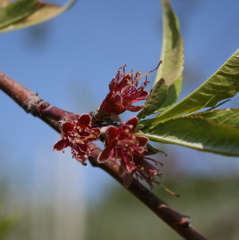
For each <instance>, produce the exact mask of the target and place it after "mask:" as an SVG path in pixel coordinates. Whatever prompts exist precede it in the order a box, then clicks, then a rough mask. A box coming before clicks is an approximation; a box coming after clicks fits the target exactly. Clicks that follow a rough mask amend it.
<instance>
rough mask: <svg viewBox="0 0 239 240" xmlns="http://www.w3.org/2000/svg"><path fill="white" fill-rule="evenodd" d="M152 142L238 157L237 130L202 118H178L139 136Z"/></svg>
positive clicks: (238, 139) (238, 131) (238, 142)
mask: <svg viewBox="0 0 239 240" xmlns="http://www.w3.org/2000/svg"><path fill="white" fill-rule="evenodd" d="M140 135H143V136H146V137H148V138H149V139H150V140H152V141H156V142H162V143H170V144H177V145H181V146H185V147H189V148H194V149H197V150H201V151H207V152H212V153H217V154H221V155H227V156H239V129H238V128H233V127H230V126H228V125H222V124H218V123H216V122H215V121H211V120H208V119H205V118H202V117H195V116H194V117H193V116H186V117H179V118H175V119H171V120H170V121H167V122H165V123H160V124H158V125H157V126H156V127H155V128H154V129H153V130H151V131H149V132H146V133H144V134H140Z"/></svg>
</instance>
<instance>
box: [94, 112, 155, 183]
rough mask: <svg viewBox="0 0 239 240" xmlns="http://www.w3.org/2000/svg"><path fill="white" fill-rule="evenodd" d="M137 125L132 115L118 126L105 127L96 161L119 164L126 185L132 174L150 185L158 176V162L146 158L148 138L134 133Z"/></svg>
mask: <svg viewBox="0 0 239 240" xmlns="http://www.w3.org/2000/svg"><path fill="white" fill-rule="evenodd" d="M137 125H138V118H137V117H132V118H130V119H129V120H128V121H126V122H125V123H121V124H120V125H119V127H118V128H117V127H114V126H109V127H107V128H106V129H105V132H104V136H105V145H106V147H105V149H104V150H103V151H102V152H101V154H100V155H99V156H98V162H100V163H102V162H105V161H108V160H110V161H112V162H113V163H115V164H120V166H121V167H122V169H123V170H124V172H125V177H124V185H125V186H126V187H128V186H129V185H130V184H131V182H132V180H133V175H135V176H136V179H137V180H139V179H144V180H145V181H146V182H147V183H148V184H149V185H150V186H151V187H153V182H156V180H155V179H154V177H155V176H160V174H159V173H158V169H157V168H156V166H154V165H153V164H151V163H150V162H153V163H154V164H156V165H157V164H158V163H160V162H158V161H156V160H154V159H151V158H148V157H146V156H145V155H146V154H147V151H148V150H147V148H146V144H147V143H148V138H147V137H143V136H137V135H135V134H134V131H135V130H136V128H137Z"/></svg>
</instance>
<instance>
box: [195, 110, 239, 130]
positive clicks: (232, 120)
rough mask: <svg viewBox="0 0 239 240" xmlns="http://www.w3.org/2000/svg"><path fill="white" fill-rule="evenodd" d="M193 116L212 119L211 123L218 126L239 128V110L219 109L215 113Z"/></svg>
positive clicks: (202, 113) (207, 112) (208, 112)
mask: <svg viewBox="0 0 239 240" xmlns="http://www.w3.org/2000/svg"><path fill="white" fill-rule="evenodd" d="M191 116H195V117H202V118H206V119H210V120H211V121H213V122H215V123H218V124H222V125H227V126H231V127H235V128H239V109H238V108H227V109H217V110H214V111H206V112H201V113H196V114H193V115H191Z"/></svg>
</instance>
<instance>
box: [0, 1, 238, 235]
mask: <svg viewBox="0 0 239 240" xmlns="http://www.w3.org/2000/svg"><path fill="white" fill-rule="evenodd" d="M48 2H49V3H54V4H64V3H65V2H66V1H63V0H59V1H58V0H55V1H54V0H52V1H48ZM171 4H172V6H173V8H174V11H175V12H176V13H177V15H178V17H179V19H180V22H181V32H182V35H183V38H184V43H185V71H184V87H183V92H182V94H181V97H180V99H181V98H183V97H184V96H186V95H187V94H189V93H190V92H191V91H192V90H194V89H195V88H196V87H198V86H199V85H200V84H201V83H202V82H204V81H205V80H206V79H207V78H208V77H210V75H211V74H213V73H214V72H215V71H216V70H217V69H218V68H219V67H220V66H221V65H222V64H223V63H224V62H225V61H226V60H227V59H228V58H229V57H230V56H231V55H232V54H233V52H234V51H235V50H236V49H237V48H238V47H239V30H238V27H237V25H238V23H239V15H238V8H239V3H238V1H237V0H231V1H230V4H229V3H228V1H226V0H220V1H216V0H211V1H207V0H200V1H199V0H194V1H191V0H171ZM161 39H162V20H161V6H160V1H159V0H151V1H147V0H121V1H120V2H119V1H112V0H101V1H98V0H79V1H77V2H76V4H75V5H74V6H73V7H72V8H71V9H70V10H68V11H67V12H65V13H64V14H63V15H60V16H58V17H56V18H54V19H52V20H50V21H48V22H45V23H42V24H40V25H37V26H33V27H30V28H26V29H22V30H17V31H13V32H8V33H4V34H1V35H0V56H1V58H0V70H1V71H3V72H4V73H6V74H7V75H9V76H10V77H11V78H13V79H15V80H16V81H18V82H19V83H21V84H22V85H24V86H26V87H28V88H29V89H31V90H33V91H35V92H37V93H39V95H40V97H41V98H43V99H44V100H45V101H48V102H50V103H51V104H52V105H55V106H57V107H60V108H63V109H65V110H68V111H72V112H75V113H80V114H81V113H88V112H90V111H92V110H95V109H96V108H97V107H98V105H99V104H100V103H101V101H102V100H103V99H104V97H105V95H106V94H107V92H108V84H109V82H110V80H111V79H112V77H113V76H114V75H115V74H116V72H117V70H118V67H119V66H121V65H123V64H127V65H128V70H129V71H130V70H131V69H134V70H140V71H141V72H142V73H145V72H147V71H149V70H152V69H154V68H155V67H156V66H157V63H158V61H159V56H160V49H161V43H162V42H161ZM154 77H155V73H152V74H151V75H150V76H149V80H151V81H152V82H153V81H154ZM151 86H152V85H151ZM223 107H238V97H237V96H236V97H235V98H233V100H232V101H230V102H229V103H227V104H226V105H225V106H223ZM0 112H1V120H0V125H1V126H0V132H1V135H0V146H1V147H0V149H1V151H0V164H1V165H0V239H7V240H15V239H24V240H38V239H45V240H54V239H57V240H66V239H71V240H76V239H77V240H93V239H105V240H106V239H115V240H118V239H132V238H133V239H146V238H147V239H159V238H160V239H164V240H169V239H181V237H180V236H178V235H177V234H176V233H174V231H173V230H172V229H170V228H169V227H168V226H167V225H166V224H164V223H163V222H162V221H161V220H160V219H158V218H157V217H156V216H155V215H154V214H153V213H152V212H151V211H150V210H149V209H147V208H146V207H145V206H144V205H143V204H142V203H140V202H139V201H138V200H137V199H134V197H133V196H132V195H130V193H128V192H127V191H126V190H125V189H123V188H122V187H121V186H119V185H118V183H116V182H115V181H114V180H113V179H112V178H111V177H110V176H108V175H107V174H106V173H104V172H103V171H102V170H100V169H97V168H93V167H92V166H91V165H90V164H88V165H87V166H86V167H84V166H82V165H81V164H79V163H78V162H76V161H75V160H74V159H72V158H71V155H70V153H69V151H66V153H64V154H62V153H59V152H53V151H52V146H53V145H54V143H55V142H57V141H58V140H59V138H60V136H59V134H58V133H56V132H55V131H54V130H52V129H51V128H50V127H48V126H47V125H46V124H44V123H43V122H41V121H40V120H39V119H37V118H34V117H32V116H31V115H30V114H26V113H25V112H24V111H23V110H22V109H21V108H19V107H18V105H16V104H15V102H13V101H12V100H11V99H10V98H9V97H8V96H6V95H5V94H4V93H3V92H0ZM130 116H132V114H130V113H126V114H124V115H123V116H122V119H127V118H128V117H130ZM157 147H158V148H159V149H160V150H163V151H165V152H166V153H167V154H168V157H165V156H163V155H160V156H159V157H160V161H161V162H163V164H164V166H163V167H162V169H161V172H162V173H163V178H162V183H164V184H165V185H166V186H167V187H169V188H170V189H171V190H172V191H174V192H176V193H178V194H180V195H181V197H180V198H175V197H173V196H171V195H169V194H168V193H165V191H164V190H163V189H162V188H161V187H160V186H155V189H154V192H155V193H156V194H157V195H158V196H159V197H161V198H162V199H164V200H165V201H166V202H167V203H169V204H170V205H171V206H172V207H173V208H175V209H176V210H178V211H179V212H181V213H183V214H185V215H189V216H191V218H192V224H193V225H194V226H195V227H196V228H198V230H199V231H201V232H202V233H203V234H204V235H206V236H207V237H208V238H209V239H219V240H220V239H230V240H234V239H238V235H239V230H238V224H239V217H238V216H239V209H238V197H239V188H238V184H239V177H238V175H239V162H238V158H232V157H222V156H218V155H213V154H209V153H203V152H199V151H196V150H191V149H186V148H183V147H179V146H173V145H163V144H160V145H158V146H157ZM145 223H147V224H145ZM222 223H223V224H222ZM218 226H220V228H218Z"/></svg>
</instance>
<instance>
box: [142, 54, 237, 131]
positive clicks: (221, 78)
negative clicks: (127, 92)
mask: <svg viewBox="0 0 239 240" xmlns="http://www.w3.org/2000/svg"><path fill="white" fill-rule="evenodd" d="M238 91H239V50H237V51H236V52H235V53H234V54H233V55H232V56H231V57H230V58H229V59H228V60H227V61H226V62H225V63H224V64H223V65H222V66H221V67H220V68H219V69H218V70H217V71H216V72H215V73H214V74H213V75H212V76H211V77H210V78H209V79H208V80H207V81H206V82H204V83H203V84H202V85H201V86H200V87H199V88H197V89H196V90H195V91H193V92H192V93H191V94H189V95H188V96H187V97H185V98H184V99H182V100H181V101H180V102H178V103H177V104H175V105H173V106H172V107H170V108H169V109H167V110H166V111H164V112H162V113H161V114H159V115H158V116H157V117H155V118H153V119H151V120H150V121H149V120H148V121H147V124H148V125H150V126H149V127H152V128H153V127H155V126H157V124H158V123H160V122H165V121H168V120H169V119H171V118H173V117H175V116H180V115H182V114H185V113H187V114H188V113H192V112H196V111H198V110H200V109H202V108H205V107H213V106H214V105H216V104H217V103H218V102H219V101H222V100H224V99H228V98H231V97H233V96H235V95H236V93H237V92H238ZM142 124H143V122H142Z"/></svg>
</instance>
